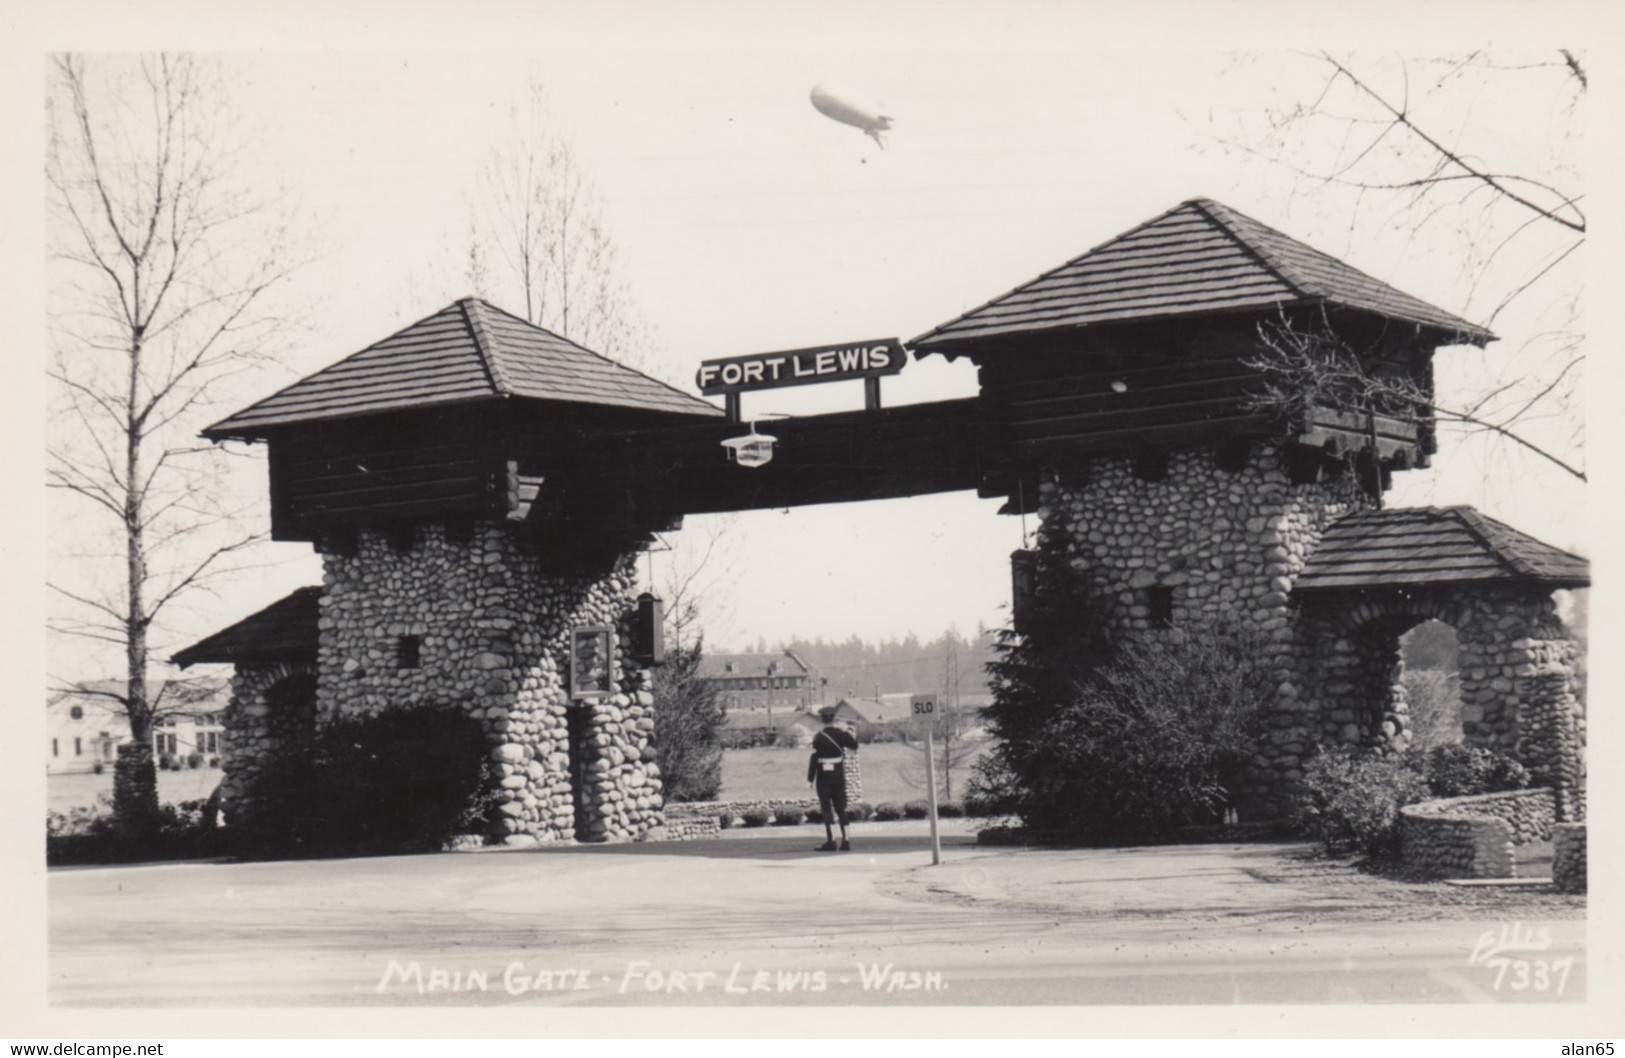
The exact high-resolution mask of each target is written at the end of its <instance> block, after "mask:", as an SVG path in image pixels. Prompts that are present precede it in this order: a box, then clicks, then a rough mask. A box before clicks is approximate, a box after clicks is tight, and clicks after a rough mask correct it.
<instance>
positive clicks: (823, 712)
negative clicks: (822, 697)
mask: <svg viewBox="0 0 1625 1058" xmlns="http://www.w3.org/2000/svg"><path fill="white" fill-rule="evenodd" d="M818 719H820V720H823V721H825V722H826V723H827V722H829V721H831V720H834V719H835V706H833V705H826V706H824V708H822V709H820V710H818Z"/></svg>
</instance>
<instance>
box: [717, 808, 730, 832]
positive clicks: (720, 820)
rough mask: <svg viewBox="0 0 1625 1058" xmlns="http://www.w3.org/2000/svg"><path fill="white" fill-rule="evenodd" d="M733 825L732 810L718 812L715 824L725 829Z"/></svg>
mask: <svg viewBox="0 0 1625 1058" xmlns="http://www.w3.org/2000/svg"><path fill="white" fill-rule="evenodd" d="M733 825H734V814H733V813H732V812H720V813H718V814H717V826H718V827H719V828H720V829H722V830H727V829H728V828H729V827H731V826H733Z"/></svg>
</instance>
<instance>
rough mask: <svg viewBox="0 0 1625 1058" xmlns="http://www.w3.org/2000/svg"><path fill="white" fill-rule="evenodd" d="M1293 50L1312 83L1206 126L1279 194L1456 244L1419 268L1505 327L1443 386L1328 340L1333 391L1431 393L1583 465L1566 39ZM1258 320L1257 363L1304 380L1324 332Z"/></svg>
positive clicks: (1401, 398)
mask: <svg viewBox="0 0 1625 1058" xmlns="http://www.w3.org/2000/svg"><path fill="white" fill-rule="evenodd" d="M1292 61H1299V62H1301V63H1303V64H1305V65H1306V66H1307V68H1308V71H1309V77H1308V78H1307V79H1306V80H1304V81H1303V82H1302V84H1303V85H1304V86H1305V87H1304V88H1303V89H1302V90H1300V91H1289V93H1288V95H1287V96H1286V98H1285V99H1284V100H1283V101H1282V102H1280V103H1279V104H1277V105H1274V106H1270V107H1267V108H1265V109H1264V110H1262V111H1259V112H1251V113H1238V114H1235V115H1232V118H1233V121H1232V122H1231V123H1230V124H1229V125H1228V126H1225V125H1222V124H1221V125H1220V127H1218V128H1217V130H1216V135H1217V136H1218V138H1219V139H1220V141H1221V143H1222V144H1223V145H1224V146H1226V147H1227V148H1230V149H1232V150H1236V151H1240V152H1243V153H1245V154H1246V155H1248V156H1250V157H1252V158H1254V159H1259V160H1262V161H1263V162H1265V163H1267V167H1268V171H1270V172H1273V173H1276V174H1282V175H1285V176H1286V178H1287V180H1288V188H1287V191H1286V194H1287V196H1288V198H1289V200H1293V201H1295V200H1298V199H1300V198H1302V199H1313V200H1315V201H1316V202H1317V203H1318V204H1319V205H1320V206H1322V207H1329V208H1327V209H1326V211H1327V212H1328V213H1329V212H1332V210H1335V211H1336V213H1337V215H1339V216H1347V217H1348V218H1349V220H1348V229H1347V230H1348V233H1349V234H1350V235H1351V236H1352V235H1353V234H1354V233H1355V232H1356V231H1359V232H1367V233H1369V232H1377V233H1388V232H1391V231H1403V232H1406V233H1408V237H1409V241H1408V243H1407V245H1406V246H1405V248H1404V254H1405V259H1406V260H1417V259H1425V258H1426V256H1427V254H1428V249H1427V246H1428V245H1431V246H1434V247H1437V248H1438V249H1439V251H1440V252H1442V253H1448V254H1449V255H1450V257H1451V260H1452V262H1453V263H1452V265H1451V266H1450V269H1449V270H1446V269H1435V270H1430V274H1429V277H1428V278H1429V281H1430V282H1435V283H1436V285H1437V286H1438V287H1439V288H1440V289H1448V290H1450V292H1451V296H1452V297H1453V298H1454V300H1455V301H1456V302H1457V303H1456V304H1455V305H1452V306H1451V307H1453V308H1455V309H1456V310H1457V311H1459V312H1461V313H1462V314H1463V315H1465V316H1467V317H1468V318H1471V319H1473V320H1474V321H1475V322H1479V323H1482V324H1484V325H1485V326H1487V327H1489V328H1491V329H1497V330H1501V329H1503V328H1505V329H1506V330H1507V332H1508V333H1507V336H1506V341H1505V342H1504V344H1503V345H1498V346H1497V348H1496V351H1495V355H1494V356H1493V357H1487V358H1485V360H1484V361H1483V363H1482V364H1481V365H1479V366H1478V367H1477V374H1476V376H1474V375H1473V374H1472V372H1464V375H1465V376H1467V377H1465V378H1464V379H1462V380H1458V381H1457V383H1456V384H1455V385H1453V386H1452V388H1451V392H1450V393H1449V394H1448V399H1444V400H1437V399H1435V397H1434V395H1433V393H1432V387H1431V385H1427V386H1417V385H1413V384H1411V383H1410V382H1407V381H1406V380H1396V379H1391V378H1390V379H1370V378H1364V379H1356V378H1355V377H1354V375H1353V373H1350V372H1348V371H1346V370H1345V369H1346V368H1348V367H1349V366H1350V365H1351V363H1352V362H1353V361H1352V360H1351V359H1350V358H1349V357H1348V356H1337V357H1333V361H1332V362H1333V365H1334V366H1333V368H1332V370H1333V373H1334V374H1335V375H1336V376H1337V377H1336V378H1334V379H1331V380H1329V382H1330V384H1329V385H1328V386H1325V387H1323V388H1324V389H1325V390H1326V391H1327V395H1328V396H1341V397H1342V398H1343V399H1348V398H1350V397H1352V396H1353V395H1354V393H1355V392H1358V394H1359V395H1360V397H1361V398H1362V399H1368V400H1376V401H1378V402H1382V401H1388V402H1390V403H1398V404H1403V403H1405V402H1407V401H1408V402H1411V403H1413V404H1418V405H1423V406H1425V407H1426V408H1427V409H1429V410H1431V411H1432V412H1433V413H1434V414H1435V416H1436V417H1437V419H1438V421H1439V422H1441V423H1444V424H1447V425H1450V424H1454V425H1455V426H1457V427H1459V428H1460V429H1461V430H1463V431H1466V432H1468V433H1473V434H1477V435H1480V436H1484V437H1487V438H1491V439H1494V440H1497V441H1504V442H1510V443H1513V444H1516V445H1520V446H1522V447H1524V448H1527V449H1528V450H1530V451H1531V452H1533V453H1535V454H1537V455H1538V456H1540V457H1541V458H1543V459H1545V460H1547V461H1549V462H1550V463H1551V464H1553V465H1555V466H1557V467H1559V468H1561V469H1562V470H1563V471H1565V472H1566V473H1568V474H1571V475H1573V476H1574V477H1576V478H1580V479H1584V477H1585V471H1584V467H1583V446H1584V427H1583V409H1582V407H1581V401H1580V391H1579V386H1580V381H1581V368H1582V363H1583V359H1584V357H1583V353H1582V351H1581V350H1582V345H1583V340H1584V335H1583V332H1582V330H1581V324H1580V320H1579V310H1578V305H1579V295H1578V289H1579V283H1578V279H1577V277H1578V271H1577V270H1578V268H1579V265H1580V260H1579V258H1580V254H1579V251H1580V249H1581V248H1582V246H1583V244H1584V240H1585V234H1586V213H1585V208H1584V197H1583V195H1582V194H1581V193H1580V191H1579V189H1578V185H1579V183H1580V175H1579V170H1578V165H1577V163H1576V157H1577V154H1578V140H1579V129H1580V127H1581V113H1580V109H1581V102H1582V101H1583V97H1584V95H1585V92H1586V88H1587V76H1586V71H1585V68H1584V67H1583V65H1582V64H1581V61H1580V59H1579V58H1578V57H1577V56H1576V55H1575V54H1574V53H1572V52H1570V51H1566V50H1564V51H1559V52H1557V53H1555V54H1551V55H1546V56H1540V57H1535V58H1533V59H1532V60H1530V61H1517V62H1512V61H1506V60H1505V59H1503V58H1499V57H1496V56H1492V55H1490V54H1488V53H1486V52H1483V51H1475V52H1472V53H1470V54H1468V55H1466V56H1462V57H1456V58H1450V59H1404V58H1392V59H1390V58H1373V57H1361V58H1360V59H1358V60H1356V59H1354V58H1350V57H1343V56H1334V55H1332V54H1330V53H1326V52H1321V53H1319V54H1314V55H1303V56H1296V57H1294V59H1293V60H1292ZM1450 272H1454V274H1449V273H1450ZM1266 337H1267V338H1268V339H1270V343H1269V344H1270V347H1271V352H1270V354H1269V355H1268V356H1266V358H1265V360H1266V361H1267V363H1266V364H1265V365H1263V366H1268V367H1273V368H1275V369H1278V371H1279V372H1280V376H1279V377H1283V378H1284V379H1286V380H1289V381H1291V382H1303V381H1305V380H1306V379H1305V375H1306V373H1309V372H1312V371H1313V370H1317V366H1316V361H1315V359H1314V356H1313V354H1318V353H1322V352H1326V351H1327V348H1326V347H1327V341H1326V337H1325V335H1324V334H1303V333H1292V332H1291V330H1290V329H1287V328H1279V327H1277V328H1273V329H1272V331H1271V333H1269V334H1267V335H1266ZM1343 352H1345V353H1346V352H1348V351H1347V350H1344V351H1343ZM1354 359H1356V360H1357V359H1358V358H1357V357H1355V358H1354ZM1497 365H1498V366H1497ZM1351 406H1355V407H1359V406H1360V405H1359V404H1358V403H1357V402H1355V403H1353V404H1352V405H1351Z"/></svg>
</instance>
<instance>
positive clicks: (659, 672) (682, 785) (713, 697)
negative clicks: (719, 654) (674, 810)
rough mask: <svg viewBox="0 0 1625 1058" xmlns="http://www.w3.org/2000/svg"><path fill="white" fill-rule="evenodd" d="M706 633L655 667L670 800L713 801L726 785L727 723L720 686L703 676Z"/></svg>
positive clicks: (658, 738) (658, 734) (658, 733)
mask: <svg viewBox="0 0 1625 1058" xmlns="http://www.w3.org/2000/svg"><path fill="white" fill-rule="evenodd" d="M704 650H705V646H704V640H703V637H702V638H701V639H697V640H695V642H694V644H693V645H692V646H689V647H679V648H677V649H675V650H672V651H669V652H668V653H667V655H666V662H665V664H663V665H661V666H660V667H659V668H657V669H655V677H654V695H655V745H656V747H658V749H659V751H660V775H661V781H662V782H664V783H665V794H666V800H668V801H710V800H714V799H715V798H716V797H717V795H718V793H719V792H720V791H721V789H722V726H723V723H724V722H725V720H726V710H725V709H724V707H723V705H722V703H721V702H720V701H719V700H718V698H717V690H716V687H715V685H713V684H712V683H711V682H710V681H708V680H702V679H700V678H698V673H699V667H700V658H701V656H702V655H703V653H704Z"/></svg>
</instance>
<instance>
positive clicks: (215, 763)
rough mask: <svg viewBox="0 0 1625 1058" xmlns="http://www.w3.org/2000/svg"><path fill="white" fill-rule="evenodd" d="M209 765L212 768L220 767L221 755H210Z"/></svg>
mask: <svg viewBox="0 0 1625 1058" xmlns="http://www.w3.org/2000/svg"><path fill="white" fill-rule="evenodd" d="M209 767H211V768H218V767H220V758H219V757H210V758H209Z"/></svg>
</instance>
